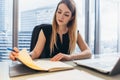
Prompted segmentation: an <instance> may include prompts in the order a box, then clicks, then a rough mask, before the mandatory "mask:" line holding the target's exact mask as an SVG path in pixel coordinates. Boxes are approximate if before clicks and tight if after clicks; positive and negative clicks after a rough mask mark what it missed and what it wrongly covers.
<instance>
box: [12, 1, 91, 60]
mask: <svg viewBox="0 0 120 80" xmlns="http://www.w3.org/2000/svg"><path fill="white" fill-rule="evenodd" d="M76 22H77V21H76V7H75V3H74V1H73V0H61V1H60V2H59V3H58V6H57V8H56V11H55V15H54V18H53V23H52V27H42V29H41V30H40V33H39V38H38V41H37V43H36V46H35V48H34V49H33V51H32V52H30V54H31V57H32V59H36V58H51V61H58V60H73V59H84V58H90V57H91V50H90V49H89V47H88V45H87V44H86V42H85V41H84V40H83V39H82V36H81V35H80V33H79V31H77V30H76V28H77V24H76ZM76 43H77V44H78V46H79V48H80V50H81V52H79V54H72V53H73V51H74V49H75V46H76ZM14 50H15V51H16V52H11V54H10V59H12V60H15V56H17V55H18V53H19V50H18V48H16V47H14Z"/></svg>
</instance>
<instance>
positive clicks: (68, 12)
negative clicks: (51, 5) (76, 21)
mask: <svg viewBox="0 0 120 80" xmlns="http://www.w3.org/2000/svg"><path fill="white" fill-rule="evenodd" d="M58 10H60V11H62V10H61V9H60V8H58ZM65 13H70V12H69V11H65Z"/></svg>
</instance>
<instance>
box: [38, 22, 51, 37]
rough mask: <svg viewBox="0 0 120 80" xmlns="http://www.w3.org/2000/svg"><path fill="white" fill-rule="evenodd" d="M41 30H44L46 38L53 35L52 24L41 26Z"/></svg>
mask: <svg viewBox="0 0 120 80" xmlns="http://www.w3.org/2000/svg"><path fill="white" fill-rule="evenodd" d="M40 26H41V29H42V30H43V33H44V35H45V37H48V36H50V35H51V33H52V25H51V24H41V25H40Z"/></svg>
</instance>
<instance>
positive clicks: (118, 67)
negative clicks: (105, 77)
mask: <svg viewBox="0 0 120 80" xmlns="http://www.w3.org/2000/svg"><path fill="white" fill-rule="evenodd" d="M73 62H74V63H76V64H77V65H79V66H83V67H86V68H89V69H92V70H96V71H99V72H101V73H105V74H109V75H116V74H119V73H120V57H103V58H92V59H84V60H75V61H73Z"/></svg>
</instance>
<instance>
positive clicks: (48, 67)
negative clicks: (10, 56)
mask: <svg viewBox="0 0 120 80" xmlns="http://www.w3.org/2000/svg"><path fill="white" fill-rule="evenodd" d="M16 58H17V59H18V60H19V61H20V62H22V63H23V64H24V65H26V66H27V67H29V68H31V69H34V70H40V71H58V70H67V69H73V66H71V65H68V64H65V63H63V62H60V61H50V60H38V61H33V60H32V58H31V57H30V55H29V53H28V52H27V50H26V49H23V50H21V51H20V52H19V54H18V56H16Z"/></svg>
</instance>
